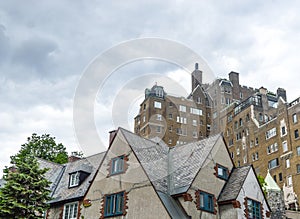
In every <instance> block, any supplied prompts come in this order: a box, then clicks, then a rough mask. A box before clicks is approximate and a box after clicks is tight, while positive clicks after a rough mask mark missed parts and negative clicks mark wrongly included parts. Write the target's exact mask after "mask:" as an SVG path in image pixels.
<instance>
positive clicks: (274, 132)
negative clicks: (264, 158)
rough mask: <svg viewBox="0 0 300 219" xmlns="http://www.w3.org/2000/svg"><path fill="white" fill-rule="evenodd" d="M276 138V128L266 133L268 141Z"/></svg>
mask: <svg viewBox="0 0 300 219" xmlns="http://www.w3.org/2000/svg"><path fill="white" fill-rule="evenodd" d="M274 136H276V128H272V129H270V130H269V131H267V132H266V139H269V138H272V137H274Z"/></svg>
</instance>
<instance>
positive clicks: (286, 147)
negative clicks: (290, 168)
mask: <svg viewBox="0 0 300 219" xmlns="http://www.w3.org/2000/svg"><path fill="white" fill-rule="evenodd" d="M282 150H283V152H286V151H287V150H288V145H287V141H284V142H282Z"/></svg>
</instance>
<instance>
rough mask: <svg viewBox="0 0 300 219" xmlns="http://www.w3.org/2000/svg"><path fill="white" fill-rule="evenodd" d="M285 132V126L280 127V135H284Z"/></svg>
mask: <svg viewBox="0 0 300 219" xmlns="http://www.w3.org/2000/svg"><path fill="white" fill-rule="evenodd" d="M285 134H286V128H285V126H282V127H281V136H284V135H285Z"/></svg>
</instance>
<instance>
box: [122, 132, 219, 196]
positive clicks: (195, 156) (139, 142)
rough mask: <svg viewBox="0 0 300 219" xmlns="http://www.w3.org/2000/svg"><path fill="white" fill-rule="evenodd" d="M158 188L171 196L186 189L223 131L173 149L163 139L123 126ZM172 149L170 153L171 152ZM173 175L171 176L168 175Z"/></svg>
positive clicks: (126, 136) (125, 135) (125, 133)
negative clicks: (144, 135) (149, 138)
mask: <svg viewBox="0 0 300 219" xmlns="http://www.w3.org/2000/svg"><path fill="white" fill-rule="evenodd" d="M120 130H121V131H122V133H123V135H124V137H125V138H126V140H127V141H128V143H129V145H130V146H131V147H132V149H133V150H134V152H135V154H136V156H137V158H138V159H139V161H140V162H141V165H142V166H143V168H144V169H145V171H146V173H147V175H148V176H149V179H150V181H151V182H152V183H153V185H154V187H155V189H156V190H157V191H162V192H168V183H167V182H168V177H170V178H169V180H170V182H171V185H170V186H171V188H170V189H171V195H174V194H180V193H183V192H186V191H187V190H188V189H189V187H190V186H191V184H192V182H193V180H194V178H195V177H196V175H197V173H198V172H199V170H200V168H201V167H202V165H203V163H204V161H205V160H206V158H207V157H208V156H209V153H210V152H211V150H212V148H213V147H214V145H215V143H216V142H217V140H218V139H219V138H220V137H221V135H220V134H218V135H214V136H211V137H209V138H206V139H204V140H201V141H197V142H193V143H189V144H186V145H177V146H175V147H173V148H172V149H170V148H169V147H168V146H167V145H166V144H165V143H164V142H163V141H162V140H160V139H159V138H156V139H153V140H148V139H145V138H142V137H140V136H138V135H136V134H134V133H132V132H129V131H127V130H125V129H122V128H120ZM169 151H170V152H169ZM168 175H169V176H168Z"/></svg>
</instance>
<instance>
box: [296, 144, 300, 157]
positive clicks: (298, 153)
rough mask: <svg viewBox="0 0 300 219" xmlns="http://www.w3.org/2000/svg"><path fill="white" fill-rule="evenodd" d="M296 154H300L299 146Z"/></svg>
mask: <svg viewBox="0 0 300 219" xmlns="http://www.w3.org/2000/svg"><path fill="white" fill-rule="evenodd" d="M297 155H298V156H300V146H298V147H297Z"/></svg>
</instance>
